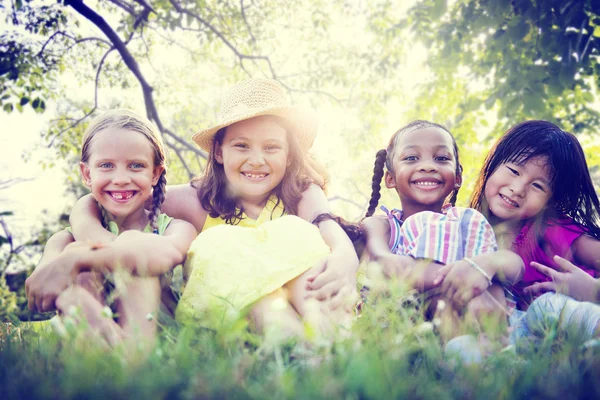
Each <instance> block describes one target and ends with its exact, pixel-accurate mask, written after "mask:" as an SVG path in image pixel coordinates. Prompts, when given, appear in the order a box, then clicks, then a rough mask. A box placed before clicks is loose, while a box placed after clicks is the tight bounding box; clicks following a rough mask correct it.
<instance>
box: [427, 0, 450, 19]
mask: <svg viewBox="0 0 600 400" xmlns="http://www.w3.org/2000/svg"><path fill="white" fill-rule="evenodd" d="M447 8H448V4H447V2H446V0H434V3H433V8H432V9H431V14H430V15H431V18H433V19H438V18H440V17H441V16H442V15H444V13H445V12H446V9H447Z"/></svg>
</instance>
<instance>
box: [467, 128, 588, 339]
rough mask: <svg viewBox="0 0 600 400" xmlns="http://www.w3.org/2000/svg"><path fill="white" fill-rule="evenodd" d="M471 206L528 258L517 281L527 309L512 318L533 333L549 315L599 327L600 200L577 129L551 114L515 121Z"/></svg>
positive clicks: (570, 326) (551, 319)
mask: <svg viewBox="0 0 600 400" xmlns="http://www.w3.org/2000/svg"><path fill="white" fill-rule="evenodd" d="M471 207H473V208H475V209H478V210H480V211H481V212H482V213H483V214H484V215H486V217H487V218H488V220H489V221H490V223H491V224H492V226H493V227H494V231H495V233H496V238H497V240H498V243H499V246H500V248H507V249H511V250H513V251H514V252H516V253H517V254H519V256H521V258H522V259H523V261H524V263H525V274H524V277H523V279H522V280H521V281H520V282H519V283H518V284H515V285H514V286H513V287H512V294H513V295H514V297H515V299H514V300H515V302H516V308H517V310H520V311H523V312H516V313H514V318H513V321H511V324H513V325H516V326H518V327H519V329H520V330H521V331H522V332H529V333H534V334H541V333H543V331H545V330H546V329H547V328H548V327H549V326H548V323H552V324H558V327H560V328H561V330H563V331H576V332H577V334H578V335H583V337H584V338H589V337H592V336H594V335H597V334H598V333H600V329H599V328H600V327H599V322H600V306H598V305H596V304H594V303H598V302H599V295H600V283H599V281H598V280H596V279H594V277H595V275H596V273H597V271H599V270H600V214H599V210H600V203H599V201H598V196H597V194H596V191H595V190H594V186H593V184H592V180H591V177H590V174H589V170H588V166H587V163H586V160H585V155H584V153H583V150H582V148H581V145H580V144H579V142H578V140H577V138H576V137H575V136H574V135H572V134H570V133H568V132H565V131H563V130H561V129H560V128H559V127H557V126H556V125H554V124H552V123H550V122H546V121H526V122H523V123H521V124H518V125H516V126H514V127H512V128H511V129H509V130H508V131H507V132H506V133H505V134H504V135H503V136H502V137H501V138H500V139H499V141H498V142H497V143H496V144H495V145H494V147H493V148H492V150H491V151H490V153H489V154H488V156H487V159H486V160H485V163H484V166H483V168H482V170H481V173H480V176H479V179H478V182H477V184H476V187H475V191H474V194H473V199H472V201H471ZM547 292H548V293H547ZM545 293H547V294H545ZM558 293H560V294H558ZM540 295H542V296H540ZM538 296H540V297H538ZM525 310H527V313H524V311H525ZM521 328H524V329H521Z"/></svg>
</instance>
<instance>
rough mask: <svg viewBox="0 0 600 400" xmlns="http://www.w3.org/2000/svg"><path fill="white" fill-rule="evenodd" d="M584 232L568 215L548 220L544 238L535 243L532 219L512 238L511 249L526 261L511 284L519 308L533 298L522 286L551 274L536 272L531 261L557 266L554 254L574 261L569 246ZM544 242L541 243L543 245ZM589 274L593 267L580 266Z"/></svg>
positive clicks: (542, 280) (551, 266)
mask: <svg viewBox="0 0 600 400" xmlns="http://www.w3.org/2000/svg"><path fill="white" fill-rule="evenodd" d="M584 233H585V228H584V227H582V226H580V225H579V224H577V223H576V222H575V221H573V220H572V219H570V218H568V217H563V218H561V219H560V220H559V221H558V223H557V222H550V223H549V224H548V226H547V227H546V230H545V232H544V234H543V240H542V241H541V243H538V242H537V240H536V235H535V232H534V229H533V221H530V222H528V223H527V224H525V226H524V227H523V228H522V229H521V232H519V234H518V235H517V237H516V238H515V241H514V242H513V246H512V247H513V251H514V252H515V253H517V254H518V255H519V256H521V258H522V259H523V263H525V274H524V275H523V279H522V280H521V281H520V282H518V283H517V284H516V285H515V286H514V287H513V289H514V294H515V295H516V298H517V304H518V307H519V308H520V309H525V308H527V305H528V304H529V303H530V302H531V301H532V300H533V298H531V297H530V296H527V295H525V294H524V293H523V289H524V288H525V287H527V286H530V285H531V284H533V283H536V282H547V281H550V280H551V278H550V277H547V276H546V275H544V274H542V273H541V272H538V271H537V270H536V269H535V268H533V267H532V266H531V262H532V261H536V262H538V263H540V264H543V265H546V266H548V267H550V268H555V269H557V268H558V266H557V265H556V263H555V262H554V260H553V259H552V258H553V257H554V256H555V255H558V256H560V257H563V258H564V259H566V260H568V261H570V262H572V263H573V264H575V259H574V257H573V251H572V250H571V246H572V245H573V242H574V241H575V240H576V239H577V238H579V237H580V236H581V235H583V234H584ZM542 246H543V247H542ZM579 267H580V268H581V269H583V270H584V271H585V272H587V273H588V274H590V275H591V276H595V272H594V270H593V269H587V268H582V267H581V266H579Z"/></svg>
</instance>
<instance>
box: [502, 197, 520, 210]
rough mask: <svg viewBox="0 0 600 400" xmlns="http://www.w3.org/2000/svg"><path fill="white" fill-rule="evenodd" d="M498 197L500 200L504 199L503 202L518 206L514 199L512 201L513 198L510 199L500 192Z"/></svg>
mask: <svg viewBox="0 0 600 400" xmlns="http://www.w3.org/2000/svg"><path fill="white" fill-rule="evenodd" d="M500 198H501V199H502V200H504V202H505V203H506V204H508V205H509V206H511V207H515V208H519V203H517V202H515V201H513V200H511V199H509V198H508V197H506V196H505V195H503V194H501V195H500Z"/></svg>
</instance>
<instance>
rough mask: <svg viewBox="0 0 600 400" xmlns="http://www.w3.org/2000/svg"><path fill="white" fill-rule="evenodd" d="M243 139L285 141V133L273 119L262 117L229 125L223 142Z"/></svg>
mask: <svg viewBox="0 0 600 400" xmlns="http://www.w3.org/2000/svg"><path fill="white" fill-rule="evenodd" d="M240 137H244V138H246V139H258V140H269V139H277V140H282V141H287V132H286V130H285V128H284V127H283V126H281V124H279V123H278V122H277V119H276V118H275V117H272V116H269V115H263V116H260V117H254V118H250V119H247V120H244V121H240V122H236V123H235V124H232V125H229V126H228V127H227V129H226V130H225V137H224V140H231V139H235V138H240Z"/></svg>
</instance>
